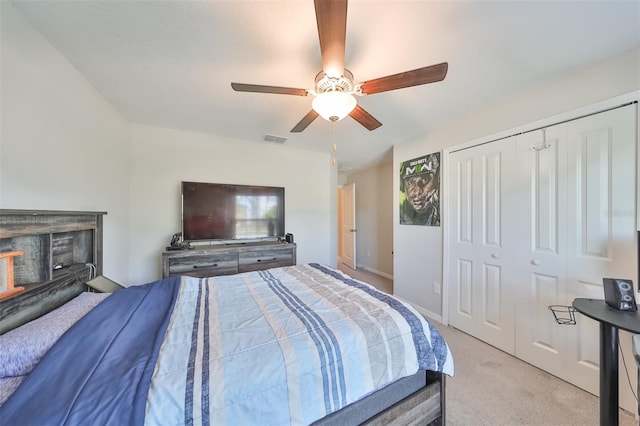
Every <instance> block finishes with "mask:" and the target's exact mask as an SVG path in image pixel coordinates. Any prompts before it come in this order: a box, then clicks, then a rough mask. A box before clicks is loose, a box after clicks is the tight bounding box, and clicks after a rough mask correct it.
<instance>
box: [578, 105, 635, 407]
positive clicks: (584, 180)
mask: <svg viewBox="0 0 640 426" xmlns="http://www.w3.org/2000/svg"><path fill="white" fill-rule="evenodd" d="M636 114H637V112H636V107H635V105H632V106H627V107H623V108H618V109H615V110H611V111H608V112H604V113H601V114H597V115H594V116H590V117H586V118H582V119H579V120H575V121H572V122H570V123H568V141H569V143H568V174H569V176H570V179H569V187H568V198H569V199H570V200H573V202H572V203H569V207H570V208H569V212H568V217H569V220H568V226H567V230H568V251H567V257H568V259H567V270H568V272H567V276H568V288H567V299H568V301H573V299H575V298H576V297H587V298H596V299H603V298H604V290H603V287H602V278H605V277H609V278H626V279H632V280H634V281H635V280H636V274H637V271H636V263H637V260H636V259H637V258H636V257H635V256H636V248H635V244H634V236H635V235H634V234H635V232H634V230H635V196H636V185H637V182H636V170H635V167H636V166H635V160H636V151H635V149H636V125H635V121H636V120H635V116H636ZM578 320H579V321H580V322H579V323H578V327H574V328H573V329H572V330H571V331H570V332H569V334H568V350H569V352H568V365H567V367H568V373H569V374H570V375H571V376H572V377H574V378H575V380H576V382H575V383H576V384H577V385H578V386H580V387H583V388H584V389H587V390H589V391H590V392H593V393H596V394H597V392H598V383H599V376H598V370H597V368H594V366H597V365H598V359H599V358H598V353H599V352H598V348H599V344H600V342H599V328H598V326H597V324H595V322H594V321H592V320H589V319H586V318H584V317H582V316H580V318H579V319H578ZM629 356H631V354H629ZM621 370H624V369H622V368H621ZM621 373H622V371H621ZM634 376H635V375H634ZM621 377H622V378H621V381H620V383H626V380H627V379H626V376H621ZM634 379H635V377H634ZM620 402H621V405H622V406H623V407H625V408H627V409H629V410H631V409H633V408H632V407H633V406H634V405H635V406H636V408H637V404H633V400H632V397H631V396H630V392H628V390H627V389H626V387H623V386H621V387H620Z"/></svg>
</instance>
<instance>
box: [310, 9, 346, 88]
mask: <svg viewBox="0 0 640 426" xmlns="http://www.w3.org/2000/svg"><path fill="white" fill-rule="evenodd" d="M314 3H315V7H316V21H317V24H318V37H319V38H320V52H321V53H322V70H323V71H324V73H325V74H327V75H328V76H329V77H342V75H343V73H344V49H345V47H344V46H345V39H346V33H347V0H315V1H314Z"/></svg>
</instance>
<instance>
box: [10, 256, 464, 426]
mask: <svg viewBox="0 0 640 426" xmlns="http://www.w3.org/2000/svg"><path fill="white" fill-rule="evenodd" d="M75 300H76V299H74V301H75ZM92 303H93V300H92ZM96 303H97V305H95V307H94V308H92V309H91V308H90V310H88V312H87V313H86V314H82V317H81V318H80V319H79V320H78V321H77V322H75V323H74V324H73V325H72V326H70V328H69V329H68V330H67V331H66V332H64V334H62V335H61V337H60V338H59V339H58V340H57V341H56V342H55V343H54V344H53V346H52V347H51V349H48V350H46V354H44V356H42V354H40V356H41V359H38V360H36V362H35V367H33V369H32V370H30V369H29V368H23V369H20V367H18V368H17V370H16V371H14V372H13V373H11V374H13V376H12V375H11V374H9V375H7V374H6V373H5V377H3V378H1V379H0V386H1V385H2V382H6V381H9V382H15V381H16V379H15V377H16V376H18V377H20V381H21V384H20V385H19V386H18V387H17V389H15V391H13V390H12V391H10V392H9V393H11V396H9V397H8V399H7V400H6V402H4V405H2V407H1V408H0V419H2V422H3V425H11V424H79V423H83V424H88V423H89V424H118V425H121V424H128V425H129V424H132V425H134V424H135V425H138V424H139V425H142V424H229V425H267V424H272V425H289V424H293V425H298V424H300V425H302V424H315V425H332V424H336V425H337V424H341V425H342V424H371V425H373V424H391V423H392V422H394V421H395V422H396V424H410V423H413V424H428V423H435V424H442V423H444V413H445V410H444V403H445V393H444V389H445V376H446V375H449V376H451V375H453V359H452V357H451V353H450V350H449V348H448V346H447V344H446V342H445V341H444V339H443V338H442V336H440V334H439V333H438V332H437V330H436V329H435V328H434V327H433V326H431V325H430V324H429V323H428V322H427V321H426V320H425V319H424V318H423V317H422V316H421V315H420V314H418V313H417V312H416V311H415V310H414V309H413V308H412V307H411V306H409V305H407V304H404V303H402V302H400V301H399V300H397V299H396V298H393V297H392V296H389V295H387V294H385V293H382V292H380V291H378V290H376V289H375V288H374V287H372V286H370V285H368V284H366V283H363V282H361V281H358V280H354V279H352V278H351V277H349V276H347V275H345V274H343V273H342V272H340V271H338V270H335V269H332V268H330V267H327V266H325V265H320V264H305V265H297V266H291V267H283V268H274V269H269V270H265V271H256V272H249V273H243V274H237V275H231V276H222V277H210V278H192V277H186V276H185V277H170V278H167V279H163V280H160V281H157V282H154V283H149V284H146V285H142V286H136V287H130V288H127V289H125V290H122V291H118V292H117V293H114V294H112V295H110V296H108V297H106V298H105V297H104V296H103V300H99V301H98V302H96ZM65 306H66V305H65ZM29 325H30V324H27V325H26V326H29ZM26 326H22V327H20V328H18V329H15V330H13V331H11V332H10V333H7V334H6V335H4V336H0V343H1V342H2V339H5V340H6V336H8V335H10V334H12V333H14V334H15V333H16V332H19V331H20V330H21V329H22V328H23V327H26ZM14 338H15V337H14ZM0 346H1V347H3V348H4V347H5V345H1V344H0ZM0 350H1V349H0ZM18 352H19V351H18ZM4 356H5V358H4V361H2V362H5V363H6V360H7V359H8V358H10V357H11V356H12V355H11V354H5V355H4ZM15 356H16V357H17V358H19V356H20V354H16V355H15ZM1 357H2V354H0V361H1V360H2V358H1ZM16 363H18V364H20V363H23V364H26V361H25V360H24V359H22V360H17V361H16ZM32 364H34V362H32ZM27 370H30V371H27ZM11 386H15V383H12V384H11Z"/></svg>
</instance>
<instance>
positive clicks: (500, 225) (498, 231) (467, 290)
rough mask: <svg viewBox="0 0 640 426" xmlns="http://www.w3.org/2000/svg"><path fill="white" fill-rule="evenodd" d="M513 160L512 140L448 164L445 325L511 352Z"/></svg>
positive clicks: (457, 155)
mask: <svg viewBox="0 0 640 426" xmlns="http://www.w3.org/2000/svg"><path fill="white" fill-rule="evenodd" d="M514 160H515V143H514V139H513V138H510V139H507V140H503V141H500V142H495V143H491V144H486V145H481V146H476V147H473V148H469V149H465V150H462V151H458V152H455V153H452V154H451V155H450V158H449V174H448V175H449V183H450V186H449V188H450V191H451V196H450V197H449V208H448V211H449V218H448V221H449V224H450V231H449V249H450V257H449V271H448V272H449V273H448V276H449V282H448V291H449V293H448V294H449V299H448V300H449V323H450V324H451V325H453V326H454V327H457V328H459V329H460V330H463V331H466V332H468V333H470V334H472V335H473V336H475V337H478V338H479V339H482V340H484V341H485V342H487V343H489V344H491V345H493V346H495V347H497V348H500V349H502V350H504V351H506V352H509V353H513V351H514V322H515V320H514V314H515V305H514V300H515V299H514V298H515V291H516V288H515V285H516V283H515V281H514V280H513V261H514V259H513V250H512V249H511V248H509V246H510V245H511V246H512V243H511V242H510V241H511V240H512V238H514V234H513V232H511V231H510V229H509V227H510V226H511V225H512V223H513V222H512V221H513V218H508V217H506V216H505V214H504V213H505V211H508V210H507V207H506V205H507V204H508V203H510V201H509V198H510V197H511V196H512V195H513V194H512V184H511V181H510V180H509V178H508V177H509V176H510V174H511V171H510V170H511V168H512V167H513V165H514Z"/></svg>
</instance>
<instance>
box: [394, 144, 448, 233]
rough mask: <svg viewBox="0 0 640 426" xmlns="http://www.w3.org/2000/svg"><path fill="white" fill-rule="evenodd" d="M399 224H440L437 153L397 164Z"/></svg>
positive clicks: (438, 156) (438, 159) (438, 161)
mask: <svg viewBox="0 0 640 426" xmlns="http://www.w3.org/2000/svg"><path fill="white" fill-rule="evenodd" d="M400 225H423V226H440V153H439V152H435V153H433V154H428V155H424V156H422V157H418V158H414V159H412V160H408V161H403V162H402V163H401V164H400Z"/></svg>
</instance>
